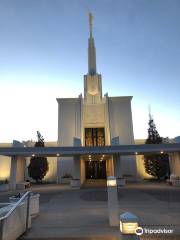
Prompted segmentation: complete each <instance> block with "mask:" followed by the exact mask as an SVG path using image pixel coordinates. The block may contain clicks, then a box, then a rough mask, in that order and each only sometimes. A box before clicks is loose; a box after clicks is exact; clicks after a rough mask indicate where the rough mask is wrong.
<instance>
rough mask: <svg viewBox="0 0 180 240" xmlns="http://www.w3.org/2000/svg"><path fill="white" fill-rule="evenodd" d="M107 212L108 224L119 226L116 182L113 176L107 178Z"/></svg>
mask: <svg viewBox="0 0 180 240" xmlns="http://www.w3.org/2000/svg"><path fill="white" fill-rule="evenodd" d="M107 192H108V213H109V224H110V226H119V207H118V192H117V182H116V178H115V177H114V176H109V177H108V178H107Z"/></svg>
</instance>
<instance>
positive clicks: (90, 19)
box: [89, 12, 93, 37]
mask: <svg viewBox="0 0 180 240" xmlns="http://www.w3.org/2000/svg"><path fill="white" fill-rule="evenodd" d="M92 25H93V15H92V13H91V12H89V32H90V37H92Z"/></svg>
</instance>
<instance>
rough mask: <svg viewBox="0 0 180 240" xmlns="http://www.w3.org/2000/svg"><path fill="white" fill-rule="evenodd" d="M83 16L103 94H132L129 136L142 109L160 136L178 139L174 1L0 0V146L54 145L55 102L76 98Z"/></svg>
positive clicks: (179, 75) (177, 7)
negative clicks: (90, 19) (20, 143)
mask: <svg viewBox="0 0 180 240" xmlns="http://www.w3.org/2000/svg"><path fill="white" fill-rule="evenodd" d="M88 11H91V12H92V14H93V16H94V25H93V35H94V39H95V45H96V55H97V71H98V73H100V74H102V83H103V92H104V93H106V92H108V94H109V96H133V100H132V113H133V125H134V135H135V138H136V139H137V138H146V137H147V128H148V106H149V105H150V106H151V112H152V115H153V117H154V120H155V123H156V126H157V130H158V132H159V134H160V135H161V136H162V137H167V136H168V137H170V138H172V137H176V136H178V135H180V1H179V0H29V1H25V0H0V142H12V140H13V139H16V140H20V141H22V140H28V139H33V140H36V131H37V130H39V131H40V132H41V134H42V135H43V136H44V138H45V141H56V140H57V127H58V108H57V107H58V104H57V102H56V98H64V97H77V96H78V95H79V94H80V93H81V92H82V93H83V75H84V74H86V73H87V65H88V61H87V59H88V58H87V47H88V36H89V29H88ZM117 121H118V119H117Z"/></svg>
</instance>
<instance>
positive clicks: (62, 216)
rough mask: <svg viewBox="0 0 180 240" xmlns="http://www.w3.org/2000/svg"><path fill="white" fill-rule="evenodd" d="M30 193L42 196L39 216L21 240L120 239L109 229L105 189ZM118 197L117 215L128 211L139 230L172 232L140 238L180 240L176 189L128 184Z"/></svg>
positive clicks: (59, 188)
mask: <svg viewBox="0 0 180 240" xmlns="http://www.w3.org/2000/svg"><path fill="white" fill-rule="evenodd" d="M32 190H33V191H34V192H39V193H40V194H41V200H40V216H39V217H38V218H36V219H35V220H34V221H33V223H32V228H31V229H30V230H29V231H28V232H27V234H26V235H24V236H22V237H21V239H26V240H28V239H29V240H30V239H36V240H37V239H93V240H95V239H106V240H108V239H111V240H116V239H123V238H122V236H120V233H119V229H118V227H117V228H112V227H109V222H108V211H107V192H106V188H91V189H80V190H72V189H70V187H69V186H67V185H64V186H62V185H61V186H60V185H46V186H36V187H32ZM118 195H119V213H120V214H121V213H123V212H125V211H130V212H132V213H134V214H136V215H137V216H138V217H139V225H140V226H142V227H146V228H151V229H154V228H156V229H157V228H159V227H160V228H164V227H165V228H167V229H173V231H174V233H173V234H172V235H166V236H165V235H162V236H159V237H158V236H157V235H156V236H155V235H151V236H150V235H143V236H142V237H141V239H173V240H175V239H180V189H179V188H174V187H170V186H166V185H165V184H151V183H150V184H149V183H147V184H129V185H127V186H126V187H123V188H120V189H119V192H118ZM1 197H2V196H1V195H0V200H1ZM129 240H130V239H129Z"/></svg>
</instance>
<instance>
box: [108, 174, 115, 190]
mask: <svg viewBox="0 0 180 240" xmlns="http://www.w3.org/2000/svg"><path fill="white" fill-rule="evenodd" d="M107 186H108V187H116V186H117V181H116V177H114V176H109V177H108V178H107Z"/></svg>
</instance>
